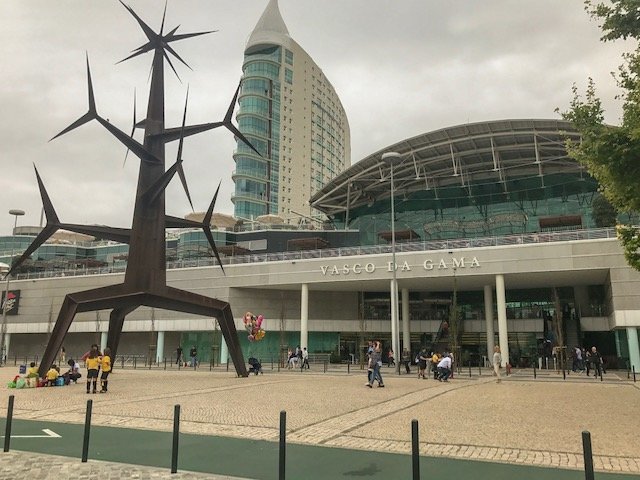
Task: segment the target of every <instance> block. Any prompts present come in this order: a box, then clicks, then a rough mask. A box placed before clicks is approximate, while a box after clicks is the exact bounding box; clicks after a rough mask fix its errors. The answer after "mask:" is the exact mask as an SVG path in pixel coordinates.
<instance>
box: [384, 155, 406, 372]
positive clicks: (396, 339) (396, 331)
mask: <svg viewBox="0 0 640 480" xmlns="http://www.w3.org/2000/svg"><path fill="white" fill-rule="evenodd" d="M401 160H402V156H401V155H400V154H399V153H397V152H387V153H383V154H382V161H383V162H384V163H386V164H388V165H389V169H390V179H391V261H392V265H391V271H392V275H393V277H392V278H393V281H392V282H391V345H392V348H393V353H394V359H395V362H396V373H398V375H399V374H400V359H401V356H402V355H401V352H400V322H399V318H398V317H399V315H398V281H397V279H396V211H395V198H394V197H395V185H394V183H393V166H394V165H396V164H398V163H400V161H401Z"/></svg>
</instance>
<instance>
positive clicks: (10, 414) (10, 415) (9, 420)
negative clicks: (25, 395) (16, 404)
mask: <svg viewBox="0 0 640 480" xmlns="http://www.w3.org/2000/svg"><path fill="white" fill-rule="evenodd" d="M14 398H15V396H14V395H9V405H8V406H7V421H6V423H5V426H4V451H5V452H8V451H9V445H10V443H11V423H12V421H13V400H14Z"/></svg>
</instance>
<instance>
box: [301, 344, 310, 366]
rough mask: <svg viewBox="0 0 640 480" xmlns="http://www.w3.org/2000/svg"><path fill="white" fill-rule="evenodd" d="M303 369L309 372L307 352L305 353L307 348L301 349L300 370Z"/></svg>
mask: <svg viewBox="0 0 640 480" xmlns="http://www.w3.org/2000/svg"><path fill="white" fill-rule="evenodd" d="M305 367H307V370H309V352H308V351H307V347H304V348H303V349H302V366H301V367H300V370H304V368H305Z"/></svg>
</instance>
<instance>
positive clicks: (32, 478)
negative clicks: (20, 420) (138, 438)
mask: <svg viewBox="0 0 640 480" xmlns="http://www.w3.org/2000/svg"><path fill="white" fill-rule="evenodd" d="M23 478H24V479H26V478H28V479H29V480H61V479H64V480H86V479H99V480H123V479H137V480H162V479H165V480H168V479H172V480H173V479H176V480H193V479H196V478H197V479H202V480H242V479H241V478H240V477H228V476H224V475H213V474H208V473H202V472H197V473H194V472H184V471H178V472H177V473H174V474H172V473H171V472H170V471H169V470H167V469H163V470H161V469H159V468H151V467H142V466H138V465H125V464H122V463H114V462H99V461H95V460H89V461H87V462H86V463H81V462H80V460H78V459H70V458H69V457H60V456H57V455H45V454H40V453H39V454H29V453H25V452H17V451H12V452H6V453H5V452H2V453H0V480H16V479H23Z"/></svg>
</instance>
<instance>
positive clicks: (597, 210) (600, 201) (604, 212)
mask: <svg viewBox="0 0 640 480" xmlns="http://www.w3.org/2000/svg"><path fill="white" fill-rule="evenodd" d="M591 216H592V217H593V221H594V223H595V224H596V227H598V228H604V227H613V226H615V224H616V217H617V212H616V209H615V208H614V206H613V205H611V203H609V201H608V200H607V199H606V198H605V197H604V196H603V195H601V194H598V195H596V197H595V198H594V199H593V202H591Z"/></svg>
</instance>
